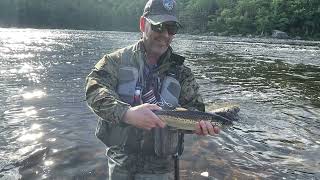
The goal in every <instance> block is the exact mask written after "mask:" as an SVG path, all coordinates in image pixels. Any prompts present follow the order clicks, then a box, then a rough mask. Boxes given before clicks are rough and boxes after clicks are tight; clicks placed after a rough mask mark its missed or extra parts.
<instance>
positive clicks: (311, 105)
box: [0, 28, 320, 179]
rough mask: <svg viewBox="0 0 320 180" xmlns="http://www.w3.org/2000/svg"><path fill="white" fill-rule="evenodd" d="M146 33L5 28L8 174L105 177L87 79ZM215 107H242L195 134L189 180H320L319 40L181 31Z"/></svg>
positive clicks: (1, 140) (3, 122)
mask: <svg viewBox="0 0 320 180" xmlns="http://www.w3.org/2000/svg"><path fill="white" fill-rule="evenodd" d="M139 37H140V35H139V33H127V32H102V31H75V30H36V29H5V28H4V29H0V62H1V66H0V82H1V83H0V103H1V106H0V169H2V172H1V173H0V178H1V177H2V178H4V179H19V178H21V179H105V178H106V176H107V164H106V158H105V156H104V146H103V144H101V143H100V142H99V141H98V140H97V139H96V138H95V136H94V130H95V127H96V119H97V117H96V116H95V115H94V114H93V113H92V112H91V111H90V110H89V109H88V108H87V105H86V102H85V98H84V80H85V77H86V75H87V74H88V73H89V72H90V70H91V68H92V67H93V65H94V64H95V63H96V62H97V60H98V59H100V58H101V57H102V56H103V55H104V54H105V53H108V52H112V51H113V50H115V49H118V48H121V47H124V46H125V45H126V44H127V45H129V44H132V43H134V42H136V40H137V39H139ZM173 47H174V49H175V50H176V51H177V52H178V53H180V54H182V55H184V56H185V57H186V59H187V61H186V64H187V65H188V66H189V67H191V69H192V70H193V71H194V72H195V74H196V77H197V81H198V82H199V83H200V85H201V93H202V95H203V97H204V99H205V102H206V104H207V111H210V109H213V108H215V106H216V104H217V103H226V102H227V103H228V102H232V103H237V104H239V105H240V107H241V111H240V117H241V119H240V120H239V121H238V122H237V123H236V124H235V126H234V128H232V129H228V130H225V131H223V132H221V134H220V135H219V136H217V137H210V136H208V137H198V136H195V135H187V136H186V141H185V146H186V147H185V152H184V155H183V156H182V160H181V164H180V167H181V177H182V179H319V178H320V174H319V172H320V158H319V157H320V61H319V58H320V42H315V41H301V40H300V41H296V40H274V39H247V38H229V37H207V36H191V35H177V37H176V39H175V40H174V42H173Z"/></svg>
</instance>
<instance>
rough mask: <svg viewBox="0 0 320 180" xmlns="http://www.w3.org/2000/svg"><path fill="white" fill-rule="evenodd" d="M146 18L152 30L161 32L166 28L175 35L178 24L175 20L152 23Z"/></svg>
mask: <svg viewBox="0 0 320 180" xmlns="http://www.w3.org/2000/svg"><path fill="white" fill-rule="evenodd" d="M146 20H147V21H148V22H149V23H150V25H151V29H152V31H154V32H157V33H163V32H164V31H165V30H167V31H168V34H170V35H175V34H177V32H178V30H179V26H178V24H177V23H175V22H168V23H160V24H157V25H153V24H152V23H151V22H150V21H149V20H148V19H147V18H146Z"/></svg>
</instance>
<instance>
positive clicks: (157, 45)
mask: <svg viewBox="0 0 320 180" xmlns="http://www.w3.org/2000/svg"><path fill="white" fill-rule="evenodd" d="M144 21H145V23H144V29H143V42H144V45H145V48H146V50H147V51H148V53H151V54H154V55H158V56H160V55H162V54H163V53H165V52H166V51H167V49H168V47H169V45H170V43H171V42H172V39H173V38H174V35H173V34H172V33H170V32H168V29H167V26H176V24H175V23H174V22H165V23H163V24H162V25H163V26H162V25H159V26H153V27H152V25H151V23H150V22H148V21H147V20H146V19H145V18H144ZM155 28H157V29H155Z"/></svg>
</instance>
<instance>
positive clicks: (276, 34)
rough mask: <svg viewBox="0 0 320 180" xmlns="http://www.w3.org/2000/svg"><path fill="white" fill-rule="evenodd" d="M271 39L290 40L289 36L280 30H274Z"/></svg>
mask: <svg viewBox="0 0 320 180" xmlns="http://www.w3.org/2000/svg"><path fill="white" fill-rule="evenodd" d="M271 37H273V38H277V39H289V36H288V34H287V33H285V32H283V31H279V30H273V31H272V35H271Z"/></svg>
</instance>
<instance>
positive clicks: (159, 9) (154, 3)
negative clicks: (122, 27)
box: [142, 0, 181, 26]
mask: <svg viewBox="0 0 320 180" xmlns="http://www.w3.org/2000/svg"><path fill="white" fill-rule="evenodd" d="M142 16H144V17H145V18H147V19H148V20H149V22H151V23H152V24H154V25H157V24H160V23H163V22H166V21H174V22H177V23H178V24H179V25H180V23H179V21H178V18H177V12H176V2H175V0H149V1H148V2H147V4H146V6H145V7H144V11H143V15H142ZM180 26H181V25H180Z"/></svg>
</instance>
